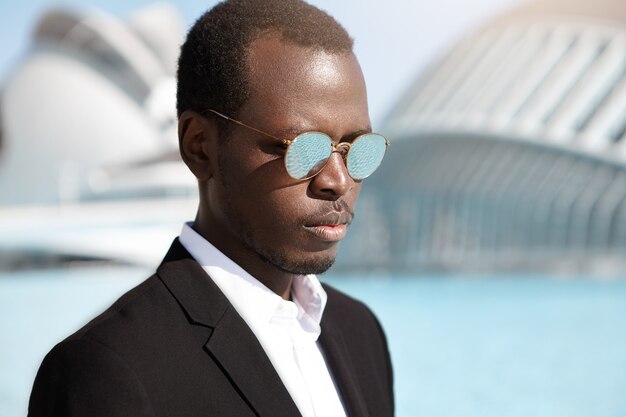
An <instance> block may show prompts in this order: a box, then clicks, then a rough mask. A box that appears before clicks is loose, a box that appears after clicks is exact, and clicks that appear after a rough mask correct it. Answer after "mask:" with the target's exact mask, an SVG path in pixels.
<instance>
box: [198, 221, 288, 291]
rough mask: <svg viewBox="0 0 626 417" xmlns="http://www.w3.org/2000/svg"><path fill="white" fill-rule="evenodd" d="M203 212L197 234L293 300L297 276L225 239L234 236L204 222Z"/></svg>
mask: <svg viewBox="0 0 626 417" xmlns="http://www.w3.org/2000/svg"><path fill="white" fill-rule="evenodd" d="M201 211H202V210H199V211H198V215H197V216H196V220H195V221H194V223H193V228H194V230H195V231H196V232H198V233H199V234H200V235H201V236H202V237H203V238H205V239H206V240H207V241H208V242H210V243H211V244H212V245H213V246H215V247H216V248H217V249H219V251H220V252H222V253H223V254H224V255H226V256H227V257H228V258H229V259H230V260H232V261H233V262H235V263H236V264H237V265H239V266H240V267H241V268H242V269H243V270H245V271H246V272H247V273H248V274H250V275H251V276H252V277H254V278H255V279H257V280H258V281H259V282H261V283H262V284H263V285H265V286H266V287H267V288H269V289H270V290H271V291H273V292H274V293H276V294H278V295H279V296H280V297H282V298H283V299H285V300H289V299H291V285H292V283H293V278H294V277H295V276H296V275H295V274H292V273H289V272H285V271H282V270H280V269H278V268H277V267H276V266H274V265H272V264H271V263H269V262H267V261H266V260H264V259H263V258H261V256H260V255H259V254H258V253H256V252H255V251H254V250H252V249H250V248H248V247H246V246H245V245H243V244H242V243H241V242H240V241H239V240H237V239H227V238H225V237H226V236H232V233H230V231H228V230H224V229H223V228H221V227H219V226H215V225H211V224H209V222H207V221H203V218H204V219H206V217H204V216H203V215H202V213H201Z"/></svg>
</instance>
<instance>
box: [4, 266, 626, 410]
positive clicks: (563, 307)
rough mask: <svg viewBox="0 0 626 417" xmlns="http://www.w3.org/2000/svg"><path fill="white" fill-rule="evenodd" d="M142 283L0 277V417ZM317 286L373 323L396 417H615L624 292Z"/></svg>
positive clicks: (428, 280)
mask: <svg viewBox="0 0 626 417" xmlns="http://www.w3.org/2000/svg"><path fill="white" fill-rule="evenodd" d="M146 276H147V272H146V271H145V270H138V269H120V268H102V269H98V270H84V269H72V270H66V271H37V272H20V273H12V274H6V273H2V274H0V335H1V337H2V343H0V416H1V417H5V416H6V417H14V416H20V415H25V414H26V407H27V401H28V395H29V392H30V387H31V385H32V381H33V378H34V375H35V372H36V370H37V367H38V365H39V363H40V362H41V359H42V358H43V356H44V355H45V353H46V352H47V351H48V350H49V349H50V348H51V347H52V346H53V345H54V344H55V343H56V342H58V341H59V340H60V339H62V338H63V337H64V336H66V335H68V334H69V333H71V332H72V331H73V330H75V329H77V328H79V327H80V326H81V325H82V324H83V323H85V322H86V321H87V320H88V319H89V318H90V317H92V316H93V315H95V314H96V313H97V312H99V311H101V310H103V309H104V308H105V307H106V306H108V305H109V304H110V303H111V302H112V301H114V300H115V299H116V298H117V297H118V296H119V295H120V294H121V293H123V292H124V291H126V290H127V289H129V288H131V287H133V286H134V285H136V284H137V283H139V282H140V281H142V280H143V279H144V278H145V277H146ZM324 280H325V281H326V282H329V283H331V284H332V285H335V286H336V287H338V288H340V289H342V290H344V291H346V292H348V293H349V294H351V295H353V296H355V297H357V298H360V299H362V300H364V301H366V302H367V303H368V304H369V305H370V307H371V308H372V309H373V310H374V311H375V313H376V314H377V316H378V317H379V318H380V320H381V321H382V322H383V325H384V327H385V329H386V332H387V336H388V339H389V344H390V349H391V352H392V356H393V363H394V368H395V369H394V370H395V387H396V401H397V416H398V417H420V416H423V417H458V416H465V417H467V416H476V417H502V416H507V417H515V416H524V417H526V416H533V417H543V416H545V417H555V416H570V417H590V416H593V417H624V416H626V395H625V394H624V393H626V280H612V281H595V280H591V279H583V278H579V279H570V280H563V279H560V280H559V279H551V278H547V277H521V276H516V277H507V276H498V277H491V278H469V277H466V278H459V277H456V278H449V277H423V276H422V277H390V276H368V277H365V278H356V277H351V276H350V277H348V276H338V275H329V276H327V277H326V278H325V279H324Z"/></svg>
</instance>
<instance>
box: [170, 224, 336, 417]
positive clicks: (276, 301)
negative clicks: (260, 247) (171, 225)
mask: <svg viewBox="0 0 626 417" xmlns="http://www.w3.org/2000/svg"><path fill="white" fill-rule="evenodd" d="M180 243H181V244H182V245H183V246H184V247H185V249H187V251H188V252H189V253H190V254H191V256H193V258H194V259H195V260H196V261H197V262H198V263H199V264H200V265H201V266H202V268H203V269H204V270H205V271H206V272H207V274H208V275H209V277H211V279H212V280H213V281H214V282H215V284H216V285H217V286H218V287H219V289H220V290H221V291H222V292H223V293H224V295H225V296H226V298H228V301H230V303H231V304H232V305H233V307H234V308H235V310H237V313H239V315H240V316H241V317H242V318H243V320H244V321H245V322H246V324H247V325H248V326H249V327H250V329H251V330H252V332H253V333H254V335H255V336H256V337H257V339H258V340H259V342H260V344H261V346H262V347H263V349H264V350H265V353H266V354H267V356H268V357H269V359H270V361H271V362H272V364H273V365H274V368H275V369H276V371H277V373H278V375H279V376H280V379H281V380H282V382H283V384H284V385H285V387H286V388H287V391H288V392H289V394H290V395H291V398H293V401H294V402H295V404H296V406H297V407H298V409H299V410H300V413H301V414H302V416H303V417H345V416H346V414H345V411H344V408H343V405H342V403H341V400H340V398H339V393H338V392H337V388H336V387H335V384H334V382H333V379H332V377H331V375H330V371H329V369H328V367H327V366H326V362H325V361H324V356H323V355H322V352H321V350H320V348H319V346H318V344H317V339H318V337H319V335H320V333H321V329H320V321H321V319H322V313H323V312H324V307H325V306H326V299H327V296H326V292H325V291H324V289H323V288H322V285H321V284H320V282H319V281H318V279H317V277H316V276H315V275H306V276H300V277H297V278H296V279H294V280H293V284H292V289H291V298H292V299H293V302H292V301H286V300H284V299H283V298H282V297H280V296H279V295H277V294H276V293H274V292H273V291H271V290H270V289H269V288H267V287H266V286H265V285H263V284H262V283H261V282H260V281H258V280H257V279H255V278H253V277H252V276H251V275H250V274H248V273H247V272H246V271H244V270H243V269H242V268H241V267H240V266H239V265H237V264H236V263H235V262H233V261H232V260H230V259H229V258H228V257H227V256H226V255H224V254H223V253H222V252H220V251H219V250H218V249H217V248H216V247H215V246H213V245H212V244H210V243H209V242H208V241H207V240H206V239H204V238H203V237H202V236H200V235H199V234H198V233H197V232H196V231H195V230H193V229H192V228H191V223H187V224H185V225H184V226H183V230H182V232H181V234H180Z"/></svg>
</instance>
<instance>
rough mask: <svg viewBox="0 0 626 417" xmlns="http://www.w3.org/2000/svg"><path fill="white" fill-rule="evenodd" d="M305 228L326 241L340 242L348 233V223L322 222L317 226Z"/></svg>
mask: <svg viewBox="0 0 626 417" xmlns="http://www.w3.org/2000/svg"><path fill="white" fill-rule="evenodd" d="M304 230H306V231H307V232H309V233H311V234H313V235H315V236H316V237H317V238H318V239H320V240H323V241H325V242H339V241H340V240H341V239H343V238H344V236H345V235H346V232H347V230H348V225H346V224H320V225H317V226H304Z"/></svg>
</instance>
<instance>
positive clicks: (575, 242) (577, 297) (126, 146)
mask: <svg viewBox="0 0 626 417" xmlns="http://www.w3.org/2000/svg"><path fill="white" fill-rule="evenodd" d="M214 3H215V2H213V1H209V2H203V3H200V2H196V1H188V2H184V4H176V5H175V4H173V3H151V2H148V1H139V0H137V1H124V2H122V1H106V2H105V1H93V2H89V3H87V2H79V1H73V2H72V1H66V2H65V3H64V4H62V5H59V4H57V3H54V2H50V1H46V0H39V1H32V2H28V3H25V4H20V5H17V4H16V5H12V6H5V7H3V11H2V13H1V14H0V28H1V29H0V31H2V36H0V48H1V51H2V56H3V60H2V61H1V62H0V190H1V192H0V335H1V336H0V337H1V341H2V343H0V416H2V417H4V416H6V417H13V416H19V415H25V414H26V410H27V402H28V395H29V393H30V388H31V386H32V382H33V379H34V376H35V373H36V370H37V368H38V366H39V363H40V362H41V360H42V359H43V356H44V355H45V354H46V353H47V352H48V351H49V350H50V349H51V348H52V346H54V344H56V343H58V342H59V341H60V340H62V339H63V338H64V337H65V336H67V335H69V334H70V333H72V332H73V331H75V330H76V329H78V328H79V327H80V326H81V325H83V324H84V323H86V322H87V321H88V319H90V318H91V317H93V316H94V315H96V314H97V313H98V312H100V311H102V310H103V309H104V308H106V307H107V306H108V305H109V304H110V303H111V302H113V301H114V300H115V299H116V298H117V297H118V296H119V295H121V294H122V293H123V292H124V291H126V290H127V289H129V288H131V287H133V286H135V285H137V284H138V283H139V282H141V281H142V280H143V279H145V278H146V277H147V276H148V275H149V274H150V273H151V272H152V271H153V270H154V268H155V267H156V265H157V264H158V262H159V261H160V259H161V257H162V256H163V254H164V253H165V251H166V249H167V248H168V246H169V244H170V242H171V240H172V239H173V238H174V237H175V236H176V235H177V234H178V233H179V231H180V228H181V226H182V223H183V222H184V221H186V220H189V219H192V218H193V216H194V215H195V205H196V197H195V194H196V189H195V184H194V179H193V177H192V176H191V174H190V173H188V172H187V170H186V168H185V167H184V165H183V164H182V163H181V162H180V160H179V157H178V150H177V137H176V114H175V107H174V105H175V96H174V94H175V79H174V76H175V69H176V59H177V54H178V47H179V45H180V43H181V42H182V39H183V38H184V35H185V32H186V30H187V29H188V27H189V26H190V25H191V24H192V23H193V21H194V19H195V18H197V17H198V16H199V15H200V14H201V13H202V12H203V11H204V10H206V9H207V8H209V7H211V6H212V5H213V4H214ZM312 3H313V4H315V5H317V6H318V7H320V8H323V9H325V10H327V11H328V12H329V13H330V14H332V15H333V16H335V17H336V18H337V20H339V21H340V22H341V23H342V24H344V26H345V27H346V28H347V29H348V31H349V32H350V33H351V34H352V36H353V37H354V38H355V42H356V43H355V52H356V54H357V56H358V58H359V60H360V62H361V65H362V67H363V71H364V74H365V77H366V81H367V83H368V93H369V104H370V113H371V116H372V120H373V122H374V125H375V126H374V129H375V130H376V131H380V132H382V133H384V134H386V135H387V136H388V137H389V138H391V139H392V141H393V143H392V146H391V147H390V150H389V153H388V155H387V159H386V161H385V163H384V164H383V167H381V169H380V170H379V171H378V172H377V173H376V174H375V175H374V176H372V177H371V178H369V179H368V180H367V182H366V186H365V187H364V188H363V191H362V194H361V198H360V201H359V208H358V215H357V217H356V218H355V222H354V223H353V225H352V227H351V232H350V233H349V234H348V237H347V238H346V239H345V241H344V242H343V243H342V248H341V250H340V257H339V258H338V260H337V264H336V266H335V268H334V269H333V270H332V272H331V273H329V274H327V275H326V276H324V277H322V279H324V280H326V281H327V282H329V283H331V284H333V285H335V286H337V287H339V288H341V289H343V290H345V291H347V292H348V293H350V294H352V295H354V296H356V297H358V298H361V299H363V300H364V301H366V302H367V303H368V304H369V305H370V306H371V307H372V308H373V309H374V311H375V312H376V314H377V315H378V316H379V318H380V319H381V321H382V322H383V324H384V326H385V329H386V331H387V335H388V338H389V343H390V349H391V353H392V357H393V362H394V366H395V385H396V398H397V415H398V416H399V417H410V416H442V417H453V416H454V417H457V416H480V417H490V416H493V417H496V416H497V417H501V416H528V415H532V416H546V417H548V416H551V417H552V416H580V417H588V416H594V417H604V416H606V417H609V416H611V417H612V416H615V417H617V416H622V417H623V416H626V395H624V392H626V321H625V319H624V318H625V317H626V280H625V279H624V278H625V277H626V257H625V256H624V255H625V254H626V141H625V139H626V3H624V2H623V0H595V1H593V2H590V1H585V0H569V1H564V0H543V1H534V2H527V1H525V0H466V1H462V0H438V1H436V2H435V1H422V2H415V1H412V0H390V1H388V2H385V3H384V4H383V2H379V1H374V0H366V1H360V2H356V1H343V2H333V1H331V0H319V1H313V2H312Z"/></svg>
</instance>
